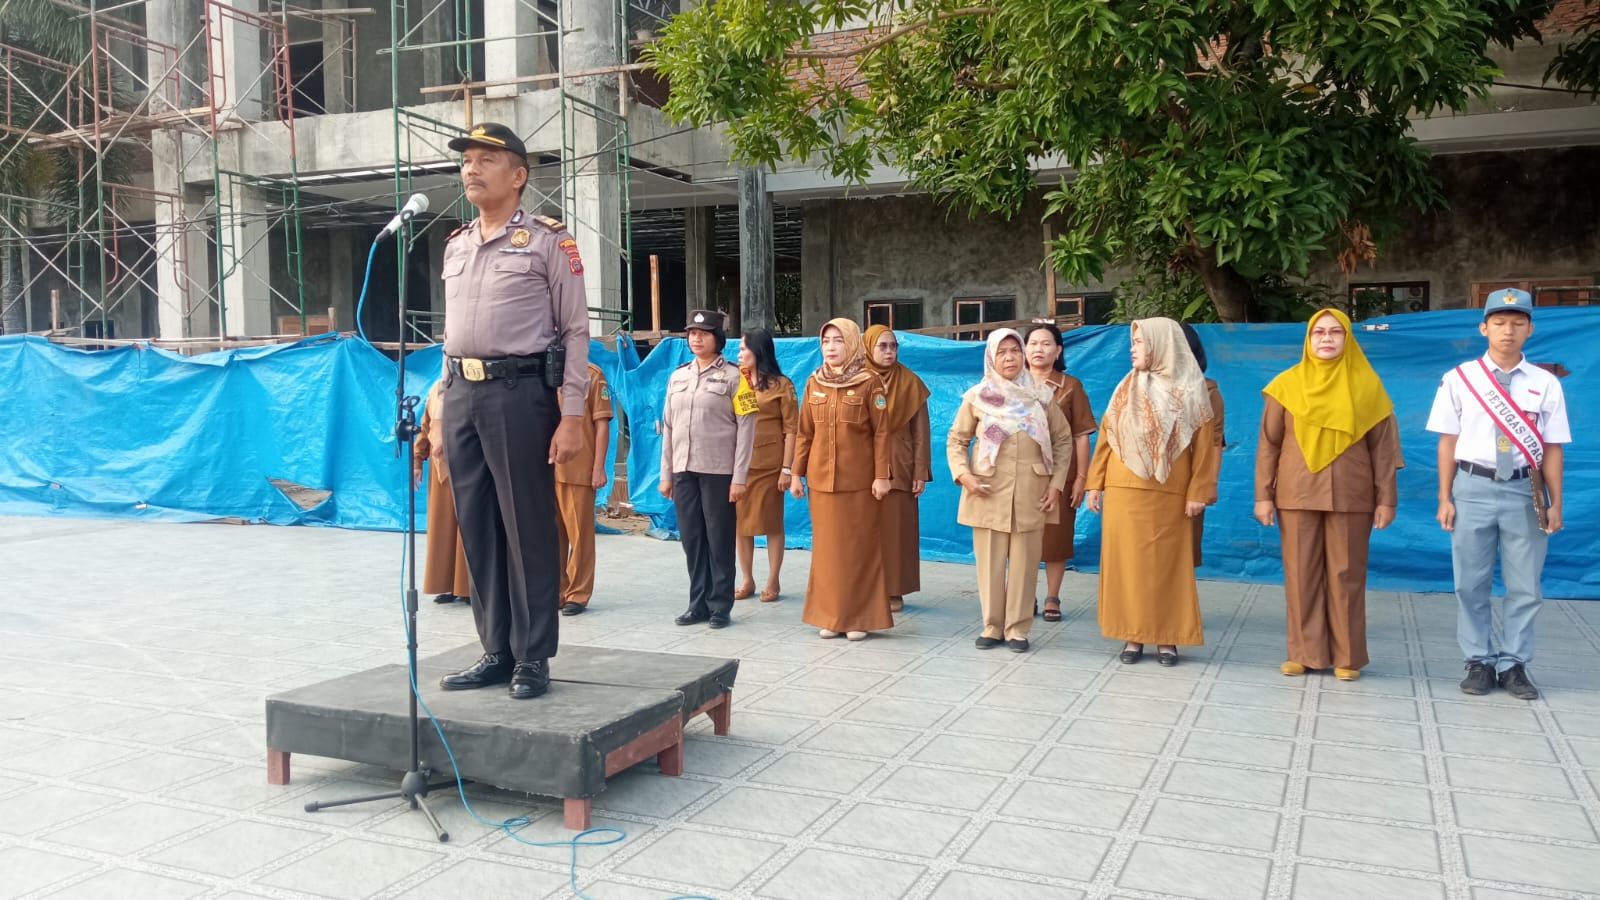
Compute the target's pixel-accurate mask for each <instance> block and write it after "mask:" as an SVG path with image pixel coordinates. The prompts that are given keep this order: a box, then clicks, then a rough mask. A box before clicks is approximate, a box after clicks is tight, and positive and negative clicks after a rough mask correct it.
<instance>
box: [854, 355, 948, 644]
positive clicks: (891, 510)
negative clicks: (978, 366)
mask: <svg viewBox="0 0 1600 900" xmlns="http://www.w3.org/2000/svg"><path fill="white" fill-rule="evenodd" d="M863 343H865V345H866V348H867V368H869V369H871V370H872V371H874V372H876V373H878V377H880V378H882V379H883V384H884V387H885V388H886V389H887V391H888V396H889V410H888V416H887V417H886V423H885V425H884V427H886V428H888V429H889V433H890V435H891V437H890V441H891V445H890V447H891V452H892V453H893V459H892V460H890V462H889V494H888V496H886V497H884V498H883V579H884V583H885V585H886V586H887V587H888V590H889V611H890V612H899V611H900V610H901V609H902V608H904V606H905V595H906V594H914V593H916V592H917V591H920V590H922V523H921V521H920V520H919V518H918V515H917V498H918V497H921V496H922V491H923V488H925V487H926V486H927V484H928V481H929V480H930V479H931V478H933V458H932V450H931V448H930V442H931V436H930V434H929V424H928V387H927V385H925V384H923V383H922V379H921V378H918V377H917V375H916V373H915V372H912V371H911V370H910V369H908V368H906V366H905V364H904V363H902V362H900V342H899V341H897V340H895V336H894V332H893V331H890V330H889V327H888V326H886V325H873V326H872V327H870V328H868V329H867V333H866V336H865V338H864V339H863Z"/></svg>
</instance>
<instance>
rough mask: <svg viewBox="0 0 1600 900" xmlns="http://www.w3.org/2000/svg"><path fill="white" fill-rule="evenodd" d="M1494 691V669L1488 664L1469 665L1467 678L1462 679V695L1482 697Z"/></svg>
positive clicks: (1473, 663) (1474, 663) (1470, 663)
mask: <svg viewBox="0 0 1600 900" xmlns="http://www.w3.org/2000/svg"><path fill="white" fill-rule="evenodd" d="M1493 689H1494V668H1493V667H1492V666H1490V665H1489V664H1488V663H1481V662H1469V663H1467V677H1465V678H1463V679H1461V693H1463V694H1471V695H1472V696H1474V697H1482V696H1483V695H1484V694H1487V693H1489V691H1491V690H1493Z"/></svg>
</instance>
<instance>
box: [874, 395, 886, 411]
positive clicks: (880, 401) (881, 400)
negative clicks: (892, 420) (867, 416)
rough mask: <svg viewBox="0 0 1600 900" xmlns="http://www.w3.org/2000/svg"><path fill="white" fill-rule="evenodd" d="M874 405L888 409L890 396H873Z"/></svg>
mask: <svg viewBox="0 0 1600 900" xmlns="http://www.w3.org/2000/svg"><path fill="white" fill-rule="evenodd" d="M872 405H873V406H876V407H877V408H879V409H888V408H889V398H887V397H885V396H883V395H882V394H879V395H878V396H876V397H873V398H872Z"/></svg>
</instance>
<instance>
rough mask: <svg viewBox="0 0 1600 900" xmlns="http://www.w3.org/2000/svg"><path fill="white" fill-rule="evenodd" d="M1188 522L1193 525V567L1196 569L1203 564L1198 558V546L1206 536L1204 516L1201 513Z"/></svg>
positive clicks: (1202, 560) (1203, 513) (1199, 557)
mask: <svg viewBox="0 0 1600 900" xmlns="http://www.w3.org/2000/svg"><path fill="white" fill-rule="evenodd" d="M1189 521H1191V522H1193V523H1194V567H1195V568H1196V569H1198V568H1200V564H1201V563H1203V562H1205V560H1204V559H1202V558H1201V556H1200V545H1201V543H1203V542H1204V540H1205V536H1206V514H1205V512H1203V511H1202V512H1201V513H1200V515H1198V516H1195V517H1194V518H1193V519H1190V520H1189Z"/></svg>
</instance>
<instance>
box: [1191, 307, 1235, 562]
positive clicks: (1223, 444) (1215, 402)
mask: <svg viewBox="0 0 1600 900" xmlns="http://www.w3.org/2000/svg"><path fill="white" fill-rule="evenodd" d="M1181 327H1182V328H1183V337H1184V340H1186V341H1188V343H1189V352H1190V353H1193V354H1194V361H1195V362H1196V363H1198V364H1199V366H1200V374H1201V375H1205V373H1206V347H1205V344H1202V343H1200V332H1198V331H1195V330H1194V326H1193V325H1190V324H1189V323H1188V322H1184V323H1182V324H1181ZM1206 398H1207V399H1208V401H1209V402H1210V403H1211V425H1212V434H1213V435H1215V441H1214V442H1215V444H1216V447H1217V452H1216V453H1213V454H1212V455H1211V496H1209V497H1207V498H1206V505H1207V506H1216V505H1217V479H1218V478H1219V477H1221V475H1222V451H1223V450H1224V449H1226V448H1227V446H1228V436H1227V434H1226V433H1225V431H1224V428H1223V421H1222V419H1223V413H1224V412H1225V408H1224V407H1223V405H1222V389H1221V388H1219V387H1217V380H1216V379H1215V378H1207V379H1206ZM1205 533H1206V514H1205V512H1204V511H1202V512H1201V513H1200V515H1198V516H1195V517H1194V566H1195V568H1197V569H1198V568H1200V544H1201V542H1202V541H1203V539H1204V537H1205Z"/></svg>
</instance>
